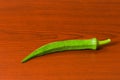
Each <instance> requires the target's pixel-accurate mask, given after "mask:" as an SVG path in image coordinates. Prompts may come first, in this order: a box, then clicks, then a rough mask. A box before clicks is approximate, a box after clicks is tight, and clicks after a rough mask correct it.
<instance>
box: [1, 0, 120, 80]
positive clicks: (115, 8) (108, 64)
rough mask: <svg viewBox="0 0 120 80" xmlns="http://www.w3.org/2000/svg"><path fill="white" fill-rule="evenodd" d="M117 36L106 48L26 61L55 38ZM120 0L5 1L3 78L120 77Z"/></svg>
mask: <svg viewBox="0 0 120 80" xmlns="http://www.w3.org/2000/svg"><path fill="white" fill-rule="evenodd" d="M93 37H97V38H98V39H106V38H111V39H112V43H111V44H110V45H108V46H105V47H103V48H102V49H100V50H97V51H92V50H84V51H66V52H59V53H54V54H49V55H46V56H42V57H37V58H34V59H32V60H30V61H28V62H27V63H24V64H22V63H21V60H22V59H23V58H24V57H25V56H27V55H28V54H29V53H30V52H32V51H33V50H34V49H36V48H38V47H40V46H41V45H43V44H46V43H48V42H51V41H57V40H66V39H88V38H93ZM119 42H120V0H0V80H120V49H119V48H120V43H119Z"/></svg>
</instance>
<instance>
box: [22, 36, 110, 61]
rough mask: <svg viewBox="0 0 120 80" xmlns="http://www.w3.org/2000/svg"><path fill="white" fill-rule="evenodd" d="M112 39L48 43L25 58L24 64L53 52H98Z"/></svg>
mask: <svg viewBox="0 0 120 80" xmlns="http://www.w3.org/2000/svg"><path fill="white" fill-rule="evenodd" d="M110 42H111V40H110V39H106V40H102V41H98V40H97V39H96V38H92V39H87V40H64V41H57V42H52V43H48V44H46V45H43V46H41V47H40V48H38V49H36V50H35V51H33V52H32V53H31V54H29V55H28V56H27V57H25V58H24V59H23V60H22V62H26V61H28V60H30V59H31V58H33V57H36V56H42V55H45V54H48V53H52V52H58V51H65V50H83V49H92V50H96V49H98V47H99V46H102V45H105V44H108V43H110Z"/></svg>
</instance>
